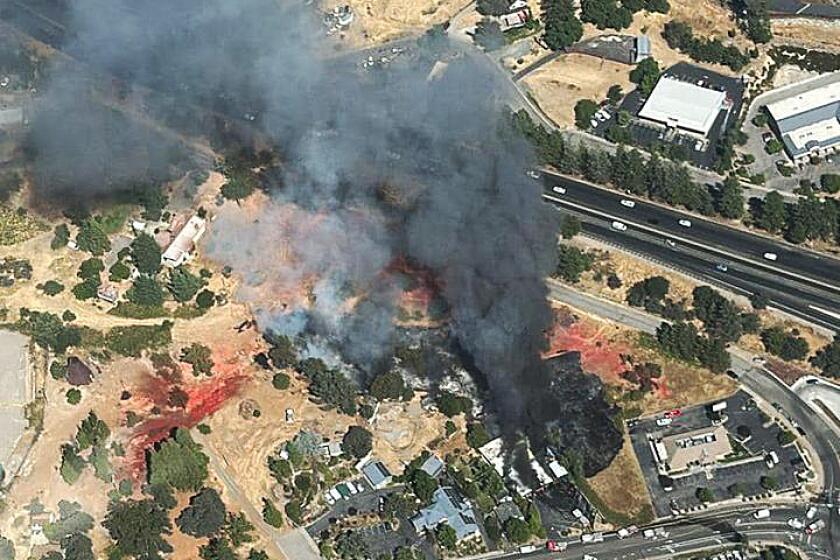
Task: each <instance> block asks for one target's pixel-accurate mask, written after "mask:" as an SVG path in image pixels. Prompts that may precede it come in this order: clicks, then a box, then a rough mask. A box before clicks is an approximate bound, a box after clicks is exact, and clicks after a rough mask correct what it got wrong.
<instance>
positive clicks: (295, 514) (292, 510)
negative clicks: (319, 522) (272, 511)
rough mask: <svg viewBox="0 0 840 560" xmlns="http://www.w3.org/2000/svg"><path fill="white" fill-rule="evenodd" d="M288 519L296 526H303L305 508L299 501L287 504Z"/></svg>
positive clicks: (291, 501)
mask: <svg viewBox="0 0 840 560" xmlns="http://www.w3.org/2000/svg"><path fill="white" fill-rule="evenodd" d="M284 509H285V510H286V517H288V518H289V519H291V520H292V523H294V524H295V525H303V506H302V504H301V503H300V501H299V500H290V501H288V502H286V507H285V508H284Z"/></svg>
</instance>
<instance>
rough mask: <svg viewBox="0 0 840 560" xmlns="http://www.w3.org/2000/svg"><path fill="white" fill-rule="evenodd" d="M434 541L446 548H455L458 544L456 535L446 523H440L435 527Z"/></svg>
mask: <svg viewBox="0 0 840 560" xmlns="http://www.w3.org/2000/svg"><path fill="white" fill-rule="evenodd" d="M435 541H437V543H438V544H439V545H440V546H441V547H442V548H444V549H446V550H455V549H456V548H457V546H458V535H457V534H456V533H455V529H453V528H452V527H450V526H449V525H448V524H447V523H441V524H440V525H438V526H437V527H435Z"/></svg>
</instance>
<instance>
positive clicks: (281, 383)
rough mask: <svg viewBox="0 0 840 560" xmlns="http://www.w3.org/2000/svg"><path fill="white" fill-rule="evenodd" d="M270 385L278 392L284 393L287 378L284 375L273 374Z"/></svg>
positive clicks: (287, 386) (287, 383)
mask: <svg viewBox="0 0 840 560" xmlns="http://www.w3.org/2000/svg"><path fill="white" fill-rule="evenodd" d="M271 384H272V385H273V386H274V388H275V389H277V390H278V391H284V390H286V389H288V388H289V376H288V375H286V374H285V373H275V374H274V377H272V378H271Z"/></svg>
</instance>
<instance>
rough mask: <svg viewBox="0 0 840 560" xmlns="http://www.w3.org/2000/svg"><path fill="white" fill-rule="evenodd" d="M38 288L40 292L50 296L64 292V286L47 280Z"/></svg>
mask: <svg viewBox="0 0 840 560" xmlns="http://www.w3.org/2000/svg"><path fill="white" fill-rule="evenodd" d="M36 287H39V288H40V290H41V291H42V292H44V294H46V295H48V296H57V295H58V294H60V293H61V292H63V291H64V284H61V283H60V282H56V281H55V280H47V281H46V282H44V283H43V284H40V285H39V286H36Z"/></svg>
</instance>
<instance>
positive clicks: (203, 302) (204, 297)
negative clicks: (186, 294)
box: [195, 290, 216, 309]
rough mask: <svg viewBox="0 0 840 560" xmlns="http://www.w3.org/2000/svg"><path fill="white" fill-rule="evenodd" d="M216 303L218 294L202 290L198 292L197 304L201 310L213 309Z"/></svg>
mask: <svg viewBox="0 0 840 560" xmlns="http://www.w3.org/2000/svg"><path fill="white" fill-rule="evenodd" d="M215 302H216V294H214V293H213V292H211V291H210V290H201V291H200V292H198V295H197V296H195V304H196V305H197V306H198V308H199V309H210V308H211V307H213V304H214V303H215Z"/></svg>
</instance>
